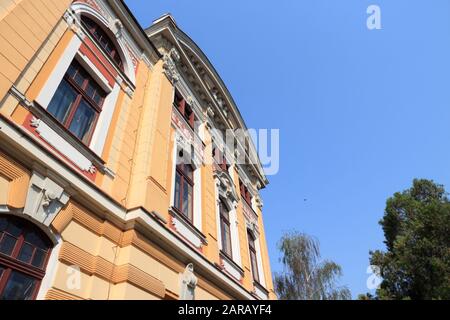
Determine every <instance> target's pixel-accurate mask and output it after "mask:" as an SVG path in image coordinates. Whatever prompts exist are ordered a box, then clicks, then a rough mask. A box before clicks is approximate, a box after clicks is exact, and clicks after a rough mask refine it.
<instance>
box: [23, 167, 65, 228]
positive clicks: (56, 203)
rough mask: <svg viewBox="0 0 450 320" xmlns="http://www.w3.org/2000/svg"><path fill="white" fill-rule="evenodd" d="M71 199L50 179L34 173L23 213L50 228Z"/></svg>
mask: <svg viewBox="0 0 450 320" xmlns="http://www.w3.org/2000/svg"><path fill="white" fill-rule="evenodd" d="M69 198H70V195H69V194H68V193H66V192H65V190H64V188H63V187H61V186H60V185H58V184H57V183H56V182H54V181H53V180H51V179H50V178H48V177H45V176H42V175H41V174H39V173H37V172H33V175H32V177H31V180H30V185H29V187H28V193H27V199H26V202H25V208H24V210H23V212H24V214H27V215H29V216H30V217H32V218H33V219H34V220H36V221H38V222H40V223H42V224H44V225H46V226H49V225H50V224H51V222H52V221H53V219H54V218H55V216H56V215H57V214H58V213H59V211H60V210H61V209H62V208H63V207H64V205H66V203H67V202H68V201H69Z"/></svg>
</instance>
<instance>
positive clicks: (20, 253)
mask: <svg viewBox="0 0 450 320" xmlns="http://www.w3.org/2000/svg"><path fill="white" fill-rule="evenodd" d="M52 247H53V245H52V242H51V241H50V239H49V238H48V237H47V236H46V235H45V234H44V233H43V232H42V231H41V230H40V229H39V228H37V227H36V226H34V225H32V224H31V223H30V222H28V221H26V220H24V219H19V218H17V217H13V216H8V215H0V300H31V299H35V298H36V295H37V292H38V290H39V285H40V283H41V280H42V278H43V277H44V275H45V268H46V266H47V262H48V258H49V255H50V252H51V248H52Z"/></svg>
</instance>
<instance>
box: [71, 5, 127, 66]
mask: <svg viewBox="0 0 450 320" xmlns="http://www.w3.org/2000/svg"><path fill="white" fill-rule="evenodd" d="M80 21H81V24H82V26H83V27H84V28H85V29H86V30H87V31H88V32H89V35H90V36H91V37H92V38H93V39H94V40H95V42H96V43H97V45H98V46H99V47H100V48H101V49H102V51H103V52H104V53H105V55H106V56H108V57H109V58H110V59H111V61H112V62H113V63H114V64H115V65H116V67H118V68H119V70H121V71H122V72H125V64H124V62H123V59H122V57H121V56H120V50H119V49H118V46H117V43H116V42H115V41H114V40H113V39H112V37H111V35H110V34H109V32H108V31H106V30H105V29H104V28H102V27H101V25H100V24H99V23H97V22H96V21H95V20H94V19H92V18H91V17H89V16H87V15H85V14H83V15H81V17H80ZM96 32H98V33H100V37H99V36H98V35H97V34H96ZM103 37H104V38H106V40H107V42H108V44H109V45H110V46H111V47H112V48H111V49H112V50H111V53H110V52H108V49H107V47H105V45H104V44H103V43H102V41H101V40H102V39H103ZM116 57H117V58H116Z"/></svg>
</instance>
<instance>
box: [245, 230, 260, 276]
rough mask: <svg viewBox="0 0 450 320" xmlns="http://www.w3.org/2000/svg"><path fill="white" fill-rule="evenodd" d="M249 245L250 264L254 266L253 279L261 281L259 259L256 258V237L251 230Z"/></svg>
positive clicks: (248, 234)
mask: <svg viewBox="0 0 450 320" xmlns="http://www.w3.org/2000/svg"><path fill="white" fill-rule="evenodd" d="M247 237H248V247H249V251H250V264H251V266H252V274H253V280H254V281H256V282H259V273H258V260H257V258H256V247H255V238H254V237H253V235H252V234H251V232H249V231H247Z"/></svg>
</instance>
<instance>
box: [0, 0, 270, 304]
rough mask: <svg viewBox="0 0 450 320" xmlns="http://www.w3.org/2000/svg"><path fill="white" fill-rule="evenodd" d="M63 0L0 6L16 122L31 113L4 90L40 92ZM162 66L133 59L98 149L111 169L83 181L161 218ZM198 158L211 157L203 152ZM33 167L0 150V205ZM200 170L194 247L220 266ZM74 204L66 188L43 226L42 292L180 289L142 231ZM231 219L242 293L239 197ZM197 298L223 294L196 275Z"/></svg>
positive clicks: (211, 188) (168, 105)
mask: <svg viewBox="0 0 450 320" xmlns="http://www.w3.org/2000/svg"><path fill="white" fill-rule="evenodd" d="M70 3H71V1H70V0H7V1H3V2H2V3H1V5H0V43H1V45H0V65H1V68H0V115H1V116H2V117H5V118H6V119H8V121H12V122H13V123H15V125H17V126H21V125H22V124H23V122H24V120H25V119H26V117H27V116H28V115H29V114H30V111H29V110H27V108H26V107H24V106H22V105H19V102H18V100H17V99H16V98H15V97H14V96H12V95H10V94H7V93H8V91H9V90H10V88H11V87H12V86H13V85H14V86H15V88H16V89H17V90H18V91H20V92H21V93H23V94H24V95H25V97H26V99H28V100H29V101H31V102H32V101H34V99H35V98H36V97H37V96H38V95H39V93H40V92H41V90H42V88H43V87H44V84H45V83H46V81H47V79H48V78H49V76H50V74H51V73H52V72H53V71H54V69H55V66H56V65H57V63H58V61H60V59H61V58H62V57H63V56H64V52H65V50H66V49H67V47H68V45H69V43H70V41H71V39H72V38H73V37H75V36H76V34H75V33H74V31H73V30H72V29H70V28H69V27H68V25H67V23H66V22H65V20H64V19H63V18H62V15H63V14H64V12H65V10H66V9H67V8H68V6H69V5H70ZM163 71H164V67H163V61H162V60H159V61H158V62H157V63H156V64H154V65H153V66H152V67H149V66H148V65H147V64H146V63H144V62H143V61H142V60H141V61H139V67H138V69H137V73H136V82H135V90H134V93H133V96H132V97H130V96H129V95H128V94H127V93H126V92H125V91H124V90H123V88H122V89H121V91H120V93H119V96H118V99H117V103H116V105H115V109H114V114H113V117H112V120H111V123H110V126H109V128H108V134H107V139H106V142H105V147H104V148H103V151H102V154H101V155H99V156H100V157H101V158H102V159H103V160H104V162H105V165H106V166H107V167H108V168H109V169H110V170H111V171H112V172H114V177H112V176H109V175H105V174H103V173H101V172H97V174H96V176H95V180H94V181H86V183H87V184H93V185H95V187H96V188H98V189H99V190H100V191H101V193H102V194H103V195H104V197H105V198H108V199H112V201H114V202H115V203H116V204H117V205H118V206H120V207H121V208H123V209H124V210H127V209H132V208H136V207H142V208H144V209H145V210H146V211H148V212H151V211H156V212H157V213H159V214H160V215H161V216H162V217H163V218H165V219H166V220H169V213H168V208H169V206H170V200H171V199H170V195H171V189H172V188H173V176H172V168H173V159H172V150H173V147H174V142H173V139H172V135H173V133H174V128H173V127H172V126H171V114H172V102H173V95H174V86H173V84H172V83H171V82H170V81H169V79H168V78H167V77H166V76H165V75H164V72H163ZM204 136H205V141H204V142H205V145H206V149H205V157H207V158H210V157H211V145H210V143H209V142H210V141H211V136H210V133H209V131H208V129H205V132H204ZM0 148H1V144H0ZM206 160H207V161H206V163H211V161H210V159H206ZM44 165H45V164H44ZM48 169H49V170H51V169H52V168H48ZM32 170H33V169H32V168H31V167H26V166H25V165H22V164H21V159H20V157H19V158H16V159H13V158H11V157H9V156H8V155H7V154H5V153H4V152H3V151H2V150H1V149H0V205H2V204H5V205H8V206H10V207H11V208H23V207H24V205H25V201H26V197H27V190H28V188H29V181H30V175H31V172H32ZM200 170H201V198H202V208H201V211H202V226H201V228H202V230H201V231H202V233H203V234H204V235H205V236H206V239H207V243H208V244H207V245H206V246H204V247H203V251H202V254H203V255H204V256H205V257H206V258H207V259H208V260H209V261H210V262H211V263H212V264H213V265H214V264H219V263H220V259H219V246H218V234H217V229H218V225H217V223H218V221H216V201H217V200H216V199H217V194H216V189H215V181H214V177H213V167H212V165H209V164H206V165H203V166H202V167H201V168H200ZM55 174H57V173H55ZM234 181H235V183H236V186H235V187H236V190H239V185H238V181H239V177H238V173H237V171H234ZM80 202H83V199H80V198H78V199H77V196H76V194H75V196H73V197H72V199H71V200H70V201H69V203H68V204H67V205H66V206H65V207H64V208H63V210H62V211H61V212H60V213H59V214H58V216H57V217H56V219H55V221H54V222H53V225H52V230H53V231H54V232H55V233H56V234H58V235H60V236H61V241H62V248H63V249H62V256H60V253H57V254H58V257H57V259H56V261H57V262H56V267H55V275H54V278H53V280H52V281H51V284H50V287H49V288H48V293H47V295H46V298H48V299H62V298H67V299H69V298H70V299H131V298H132V299H160V298H164V297H167V296H170V297H172V298H174V297H175V298H176V297H177V296H178V295H179V294H180V292H179V291H180V274H181V273H182V272H183V271H184V267H185V265H186V264H185V261H183V262H182V261H178V260H177V259H176V258H175V257H173V256H171V254H170V253H168V252H164V250H162V249H161V248H158V246H156V245H155V244H154V243H152V242H151V239H145V237H144V236H142V235H140V234H138V233H136V232H135V231H133V230H125V229H121V228H120V227H118V226H117V225H116V224H115V222H113V221H112V219H111V221H108V218H107V217H108V214H105V213H104V212H100V214H99V213H98V212H96V210H97V208H92V209H86V208H85V207H83V206H81V205H79V203H80ZM86 205H87V204H86ZM258 214H259V228H260V230H261V237H260V244H261V249H262V258H263V261H262V264H263V267H264V275H265V280H266V283H267V289H268V290H269V291H270V292H271V298H274V297H275V296H274V294H273V285H272V280H271V271H270V264H269V258H268V253H267V245H266V242H265V241H266V240H265V235H264V232H263V230H264V226H263V222H262V213H261V212H258ZM237 217H238V234H239V239H240V255H241V259H242V265H241V267H242V269H243V270H244V272H245V274H244V279H243V281H242V285H243V286H244V288H245V289H246V290H247V291H248V292H251V291H252V290H253V281H252V276H251V271H250V261H249V257H248V243H247V234H246V224H245V218H244V214H243V208H242V204H241V203H240V204H239V205H238V208H237ZM166 227H168V226H167V225H166ZM126 239H131V240H130V241H128V240H126ZM71 254H72V256H71ZM73 255H76V257H74V256H73ZM77 260H78V261H77ZM71 263H74V264H81V265H83V267H82V270H81V274H80V277H81V278H80V281H81V283H82V286H81V288H79V289H73V288H72V289H71V288H69V287H68V286H67V278H68V273H67V268H68V267H69V266H70V265H71ZM162 288H163V289H162ZM163 291H164V292H163ZM197 298H198V299H227V298H231V297H230V296H229V295H228V294H227V293H224V292H223V291H222V290H221V288H220V287H217V286H215V285H214V284H213V283H211V282H210V281H208V280H206V279H205V278H203V277H202V276H199V285H198V291H197Z"/></svg>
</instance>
